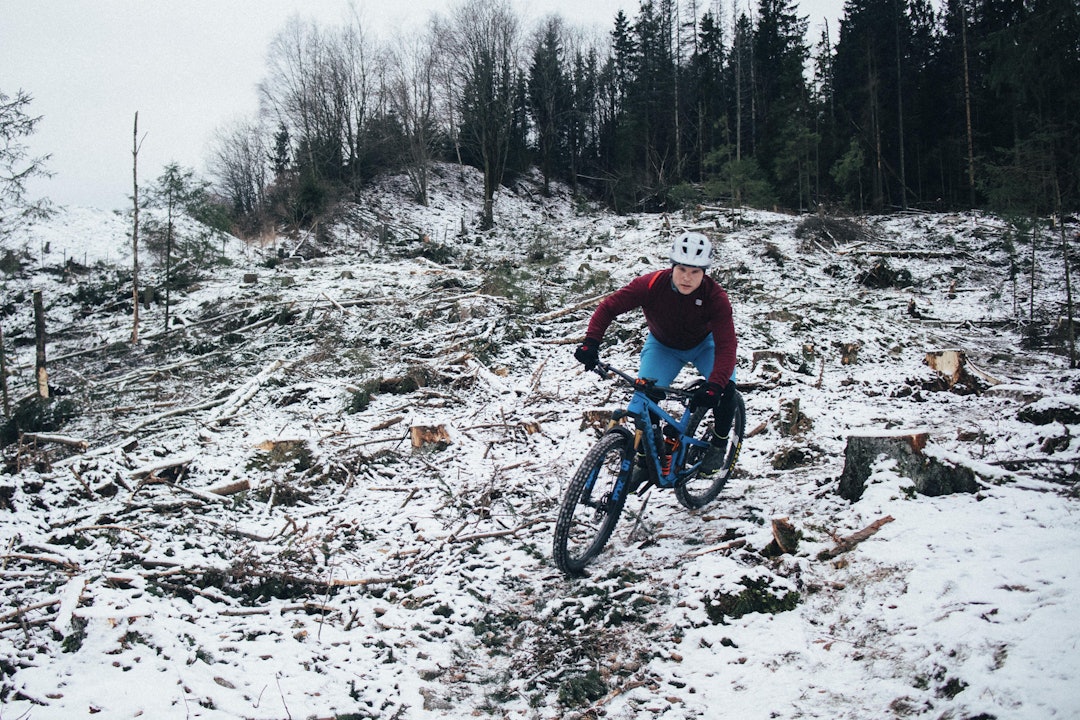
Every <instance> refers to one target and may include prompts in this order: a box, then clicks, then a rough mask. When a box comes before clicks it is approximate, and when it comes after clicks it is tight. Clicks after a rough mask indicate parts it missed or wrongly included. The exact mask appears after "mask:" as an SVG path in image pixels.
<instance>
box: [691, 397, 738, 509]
mask: <svg viewBox="0 0 1080 720" xmlns="http://www.w3.org/2000/svg"><path fill="white" fill-rule="evenodd" d="M707 413H708V411H707V410H698V411H696V412H695V413H694V414H693V415H691V416H690V425H689V426H688V427H687V429H686V434H687V435H693V436H694V437H695V438H696V439H698V440H701V441H702V442H709V441H710V440H712V431H713V427H712V426H713V423H712V422H707V423H703V422H702V420H703V419H704V418H705V415H706V414H707ZM745 434H746V402H745V401H744V400H743V396H742V394H740V393H739V392H737V391H736V393H735V417H734V419H733V420H732V421H731V430H730V431H729V432H728V443H727V447H725V448H724V449H723V453H724V461H723V464H722V465H721V466H720V469H719V470H717V471H716V472H715V473H712V474H711V475H694V476H692V477H689V478H687V479H686V480H685V481H680V482H678V483H676V485H675V497H676V498H678V500H679V502H680V503H681V504H682V505H683V507H686V508H689V509H691V510H696V509H698V508H700V507H703V506H705V505H707V504H708V503H710V502H712V501H713V500H715V499H716V496H717V495H719V494H720V491H721V490H723V489H724V486H725V485H727V481H728V478H730V477H731V472H732V470H733V469H734V468H735V461H736V460H738V459H739V449H740V448H742V439H743V435H745ZM704 452H705V451H704V450H702V449H699V448H697V447H693V448H690V449H689V450H688V451H687V457H686V464H687V465H692V464H694V463H696V462H699V461H700V460H701V459H702V458H703V457H704Z"/></svg>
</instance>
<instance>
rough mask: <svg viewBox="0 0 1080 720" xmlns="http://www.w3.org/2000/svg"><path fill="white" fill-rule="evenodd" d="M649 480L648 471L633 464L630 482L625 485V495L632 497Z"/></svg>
mask: <svg viewBox="0 0 1080 720" xmlns="http://www.w3.org/2000/svg"><path fill="white" fill-rule="evenodd" d="M648 479H649V471H648V470H647V469H646V468H644V467H643V466H641V465H638V464H637V463H635V464H634V471H633V472H632V473H630V482H628V483H627V484H626V494H627V495H633V494H634V493H635V492H637V491H638V490H639V489H640V488H641V487H642V486H644V485H645V483H646V481H647V480H648Z"/></svg>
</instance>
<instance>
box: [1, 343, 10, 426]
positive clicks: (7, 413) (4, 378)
mask: <svg viewBox="0 0 1080 720" xmlns="http://www.w3.org/2000/svg"><path fill="white" fill-rule="evenodd" d="M0 389H2V390H3V393H4V417H6V418H10V417H11V398H10V396H9V395H8V383H7V357H6V356H5V354H4V326H3V323H2V322H0Z"/></svg>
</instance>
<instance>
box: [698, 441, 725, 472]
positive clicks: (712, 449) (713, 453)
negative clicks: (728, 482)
mask: <svg viewBox="0 0 1080 720" xmlns="http://www.w3.org/2000/svg"><path fill="white" fill-rule="evenodd" d="M727 446H728V439H727V435H725V436H723V437H719V436H717V435H713V438H712V442H711V443H709V449H708V450H706V451H705V457H704V458H702V460H701V467H699V468H698V475H715V474H716V472H717V471H719V470H720V469H721V468H723V467H724V456H725V455H726V454H727Z"/></svg>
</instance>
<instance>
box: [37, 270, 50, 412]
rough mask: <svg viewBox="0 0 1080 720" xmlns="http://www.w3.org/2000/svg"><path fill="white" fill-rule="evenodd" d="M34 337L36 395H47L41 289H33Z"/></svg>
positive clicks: (47, 376)
mask: <svg viewBox="0 0 1080 720" xmlns="http://www.w3.org/2000/svg"><path fill="white" fill-rule="evenodd" d="M34 337H35V339H36V340H37V395H38V397H39V398H42V399H45V398H48V397H49V373H48V371H46V369H45V304H44V302H43V301H42V299H41V291H40V290H35V291H34Z"/></svg>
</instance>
